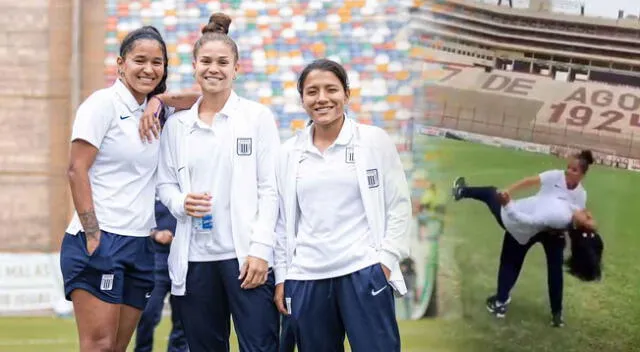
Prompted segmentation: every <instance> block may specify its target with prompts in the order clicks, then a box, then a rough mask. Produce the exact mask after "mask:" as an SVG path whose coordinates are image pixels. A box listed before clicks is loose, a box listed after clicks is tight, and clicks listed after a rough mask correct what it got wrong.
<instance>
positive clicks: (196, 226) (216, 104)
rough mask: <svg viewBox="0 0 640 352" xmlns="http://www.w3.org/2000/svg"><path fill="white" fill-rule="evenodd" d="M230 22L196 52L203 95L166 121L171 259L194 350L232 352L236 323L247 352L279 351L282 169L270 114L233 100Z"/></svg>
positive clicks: (163, 176)
mask: <svg viewBox="0 0 640 352" xmlns="http://www.w3.org/2000/svg"><path fill="white" fill-rule="evenodd" d="M230 23H231V19H230V18H229V17H228V16H226V15H224V14H221V13H216V14H214V15H212V16H211V19H210V22H209V24H207V25H206V26H205V27H204V28H203V29H202V36H201V37H200V39H199V40H198V41H197V42H196V43H195V45H194V48H193V67H194V71H195V79H196V82H197V84H198V85H199V86H200V88H201V91H202V95H201V96H200V97H198V99H197V101H196V102H195V104H194V105H193V106H192V107H191V108H190V109H188V110H183V111H180V112H177V113H175V114H174V116H171V117H170V118H168V119H167V122H166V124H165V126H164V129H163V131H162V136H161V138H160V145H161V146H160V150H161V151H160V154H161V157H160V164H159V167H158V194H159V196H160V200H161V201H162V203H164V204H165V205H166V206H167V208H169V210H170V211H171V213H172V214H173V215H174V217H175V218H176V219H177V227H176V233H175V238H174V239H173V241H172V243H171V250H170V253H169V274H170V276H171V293H172V294H173V295H175V296H176V303H177V304H178V307H179V311H180V314H181V320H182V322H183V326H184V330H185V334H186V337H187V342H188V344H189V350H190V351H191V352H200V351H202V352H204V351H207V352H208V351H229V335H230V317H232V318H233V325H234V328H235V331H236V334H237V336H238V341H239V345H240V351H243V352H252V351H273V352H276V351H277V348H278V323H279V315H278V311H277V309H276V307H275V305H274V304H273V301H272V298H273V295H274V286H275V278H274V274H273V272H272V270H270V268H271V267H272V265H273V255H274V254H273V247H274V228H275V223H276V219H277V215H278V197H277V189H276V175H275V163H276V158H277V152H278V149H279V146H280V139H279V135H278V131H277V127H276V122H275V118H274V115H273V113H272V112H271V111H270V110H269V109H268V108H267V107H265V106H264V105H262V104H259V103H257V102H254V101H250V100H248V99H245V98H242V97H240V96H238V95H237V94H236V93H235V92H234V91H233V81H234V80H235V79H236V77H237V74H238V66H239V65H238V58H239V55H238V48H237V46H236V44H235V42H234V41H233V40H232V39H231V38H230V37H229V36H228V35H227V33H228V30H229V25H230Z"/></svg>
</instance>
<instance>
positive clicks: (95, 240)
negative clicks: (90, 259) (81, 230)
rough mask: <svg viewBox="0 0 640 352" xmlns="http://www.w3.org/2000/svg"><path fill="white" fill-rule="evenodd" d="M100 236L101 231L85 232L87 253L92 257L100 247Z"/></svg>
mask: <svg viewBox="0 0 640 352" xmlns="http://www.w3.org/2000/svg"><path fill="white" fill-rule="evenodd" d="M100 235H101V231H100V230H98V231H95V232H85V236H86V237H87V252H88V253H89V255H90V256H91V255H93V253H94V252H95V251H96V249H97V248H98V246H99V245H100Z"/></svg>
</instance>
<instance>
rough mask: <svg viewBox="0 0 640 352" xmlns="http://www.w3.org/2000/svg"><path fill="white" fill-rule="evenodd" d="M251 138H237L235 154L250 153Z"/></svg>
mask: <svg viewBox="0 0 640 352" xmlns="http://www.w3.org/2000/svg"><path fill="white" fill-rule="evenodd" d="M252 144H253V140H252V139H251V138H238V141H237V143H236V145H237V154H238V155H251V151H252Z"/></svg>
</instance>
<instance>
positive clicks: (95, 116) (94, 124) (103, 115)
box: [71, 96, 113, 149]
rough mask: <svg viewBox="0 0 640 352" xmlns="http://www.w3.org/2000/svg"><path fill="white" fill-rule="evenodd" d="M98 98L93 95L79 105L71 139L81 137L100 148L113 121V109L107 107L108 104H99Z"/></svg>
mask: <svg viewBox="0 0 640 352" xmlns="http://www.w3.org/2000/svg"><path fill="white" fill-rule="evenodd" d="M97 99H98V98H97V97H95V96H91V97H89V98H88V99H87V100H86V101H85V102H84V103H82V104H81V105H80V106H79V107H78V110H77V112H76V118H75V120H74V121H73V130H72V132H71V141H72V142H73V141H75V140H77V139H81V140H83V141H86V142H88V143H90V144H91V145H93V146H94V147H96V148H98V149H100V145H102V140H103V139H104V136H105V135H106V134H107V131H108V130H109V128H110V127H111V122H112V121H113V109H106V108H105V107H106V105H107V104H98V102H97V101H96V100H97ZM100 105H104V106H100Z"/></svg>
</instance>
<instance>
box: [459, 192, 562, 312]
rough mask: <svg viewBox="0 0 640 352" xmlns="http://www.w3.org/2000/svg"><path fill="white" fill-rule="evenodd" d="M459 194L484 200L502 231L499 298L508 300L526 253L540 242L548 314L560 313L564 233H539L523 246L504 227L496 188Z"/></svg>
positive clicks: (502, 300) (501, 300)
mask: <svg viewBox="0 0 640 352" xmlns="http://www.w3.org/2000/svg"><path fill="white" fill-rule="evenodd" d="M461 195H462V198H472V199H476V200H478V201H481V202H483V203H485V204H486V205H487V207H488V208H489V211H490V212H491V214H492V215H493V216H494V217H495V219H496V221H497V222H498V224H499V225H500V227H502V228H503V229H504V230H505V233H504V239H503V241H502V251H501V253H500V267H499V269H498V292H497V299H498V301H500V302H505V301H507V299H508V298H509V293H510V292H511V289H512V288H513V286H514V285H515V283H516V281H517V280H518V276H519V275H520V270H521V269H522V264H523V263H524V258H525V257H526V255H527V252H528V251H529V249H530V248H531V247H532V246H533V245H534V244H535V243H537V242H540V243H542V246H543V247H544V253H545V255H546V257H547V284H548V288H549V303H550V305H551V313H552V314H558V313H561V312H562V290H563V285H564V282H563V273H562V263H563V261H564V257H563V252H564V247H565V239H564V235H558V234H555V233H550V232H541V233H538V234H536V235H535V236H533V237H532V238H531V239H530V240H529V242H527V244H525V245H522V244H520V243H518V242H517V241H516V240H515V239H514V238H513V236H512V235H511V234H510V233H509V232H508V231H506V229H505V228H504V224H503V223H502V217H501V216H500V209H501V205H500V201H499V199H498V193H497V188H496V187H465V188H463V189H462V193H461Z"/></svg>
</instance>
